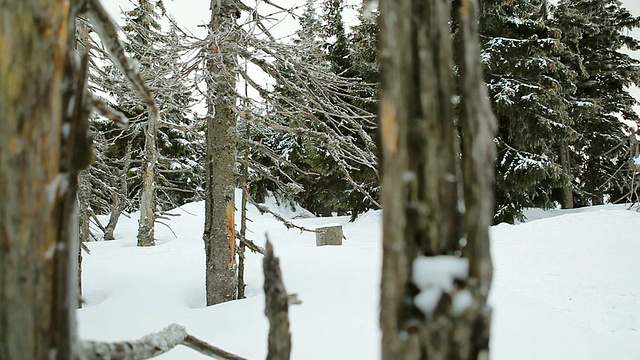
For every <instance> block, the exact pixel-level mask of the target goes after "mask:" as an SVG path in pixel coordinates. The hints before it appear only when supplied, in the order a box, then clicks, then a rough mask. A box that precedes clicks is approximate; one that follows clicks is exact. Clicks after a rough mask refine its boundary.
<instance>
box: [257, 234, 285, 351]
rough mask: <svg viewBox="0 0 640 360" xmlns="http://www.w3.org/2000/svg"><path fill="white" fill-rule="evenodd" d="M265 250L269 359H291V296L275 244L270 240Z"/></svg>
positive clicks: (264, 265) (264, 266) (265, 293)
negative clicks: (275, 253) (283, 277)
mask: <svg viewBox="0 0 640 360" xmlns="http://www.w3.org/2000/svg"><path fill="white" fill-rule="evenodd" d="M265 250H266V251H265V254H264V260H263V264H262V268H263V270H264V296H265V301H266V305H265V309H264V313H265V315H267V318H268V319H269V340H268V343H269V346H268V351H267V360H289V356H290V354H291V333H290V332H289V296H288V295H287V291H286V290H285V287H284V283H283V282H282V274H281V273H280V261H279V260H278V258H277V257H275V255H274V254H273V246H271V243H270V242H269V240H267V245H266V246H265Z"/></svg>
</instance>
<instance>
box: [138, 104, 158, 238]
mask: <svg viewBox="0 0 640 360" xmlns="http://www.w3.org/2000/svg"><path fill="white" fill-rule="evenodd" d="M147 114H148V119H147V126H146V129H145V130H144V159H143V161H142V169H143V170H142V173H143V177H142V189H141V190H140V191H141V195H140V219H139V220H138V246H154V245H155V244H156V241H155V239H154V223H155V221H156V195H155V193H156V184H155V181H156V180H155V179H156V166H157V163H158V148H157V146H156V137H157V134H158V120H159V119H158V109H157V108H156V107H155V106H147Z"/></svg>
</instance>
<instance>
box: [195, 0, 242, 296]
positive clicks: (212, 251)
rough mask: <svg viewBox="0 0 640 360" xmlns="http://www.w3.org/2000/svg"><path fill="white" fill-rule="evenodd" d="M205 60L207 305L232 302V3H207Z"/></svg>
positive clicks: (234, 280)
mask: <svg viewBox="0 0 640 360" xmlns="http://www.w3.org/2000/svg"><path fill="white" fill-rule="evenodd" d="M211 6H212V8H211V23H210V24H209V28H210V30H209V31H210V33H209V34H210V43H209V48H208V53H209V59H208V60H207V72H208V76H207V89H208V90H207V91H208V96H207V113H208V115H207V153H206V157H205V161H206V164H205V165H206V171H207V174H206V176H207V188H206V192H207V194H206V199H205V218H206V219H205V227H204V235H203V238H204V243H205V252H206V290H207V305H214V304H218V303H221V302H225V301H229V300H234V299H235V298H236V296H237V275H236V261H235V258H236V255H235V249H236V242H235V224H234V212H235V204H234V193H235V165H236V141H235V131H236V115H235V113H234V111H233V107H234V106H235V102H236V98H237V96H236V90H235V84H236V80H235V79H236V78H235V76H236V73H235V71H236V67H237V59H236V56H235V55H234V54H235V53H236V49H234V45H235V44H234V41H233V39H234V37H235V36H236V35H237V34H236V32H237V25H236V14H237V11H238V8H237V6H236V3H235V0H220V1H217V2H215V1H212V2H211Z"/></svg>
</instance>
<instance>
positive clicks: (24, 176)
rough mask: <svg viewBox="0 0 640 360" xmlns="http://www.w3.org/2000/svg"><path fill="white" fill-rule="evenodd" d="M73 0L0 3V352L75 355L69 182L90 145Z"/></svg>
mask: <svg viewBox="0 0 640 360" xmlns="http://www.w3.org/2000/svg"><path fill="white" fill-rule="evenodd" d="M75 6H76V2H75V1H64V0H57V1H49V0H15V1H2V2H0V14H2V21H1V22H0V48H1V50H0V74H2V75H0V114H2V121H0V199H2V201H0V334H1V335H0V359H72V358H74V353H75V333H76V331H75V308H76V305H77V303H76V301H77V280H76V278H75V277H76V275H77V269H76V260H77V256H78V253H77V251H78V243H77V235H78V223H77V218H76V216H77V213H76V212H77V205H76V186H77V174H78V171H79V170H80V169H83V168H85V167H86V166H87V165H88V160H89V156H88V155H89V154H90V151H91V149H90V142H89V141H88V139H87V128H88V123H87V115H88V114H87V112H86V111H85V110H84V106H85V101H84V98H83V95H84V93H85V89H84V85H85V81H84V80H85V77H84V76H81V75H82V73H81V72H79V71H77V69H76V63H75V62H74V61H73V59H74V57H73V56H72V55H73V51H74V49H75V43H74V42H75V39H74V33H75V24H74V21H73V19H74V16H73V11H72V9H73V8H74V7H75ZM78 74H80V75H78Z"/></svg>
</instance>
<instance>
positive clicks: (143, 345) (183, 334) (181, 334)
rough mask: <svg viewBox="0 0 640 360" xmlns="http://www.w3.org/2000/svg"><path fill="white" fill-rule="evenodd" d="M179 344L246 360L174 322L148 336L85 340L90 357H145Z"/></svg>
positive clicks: (97, 359)
mask: <svg viewBox="0 0 640 360" xmlns="http://www.w3.org/2000/svg"><path fill="white" fill-rule="evenodd" d="M178 345H184V346H187V347H189V348H191V349H193V350H196V351H198V352H200V353H201V354H204V355H207V356H209V357H212V358H214V359H218V360H247V359H246V358H243V357H241V356H238V355H235V354H232V353H229V352H227V351H224V350H222V349H220V348H218V347H215V346H213V345H211V344H208V343H206V342H204V341H202V340H200V339H198V338H196V337H194V336H192V335H189V334H187V331H186V329H185V328H184V327H183V326H180V325H178V324H171V325H169V326H167V327H166V328H164V329H162V330H160V331H158V332H157V333H153V334H149V335H146V336H144V337H142V338H141V339H140V340H137V341H122V342H113V343H108V342H101V341H83V342H82V348H83V350H84V355H85V358H86V359H87V360H107V359H123V360H143V359H149V358H152V357H155V356H158V355H161V354H164V353H166V352H167V351H169V350H171V349H173V348H174V347H176V346H178Z"/></svg>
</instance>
